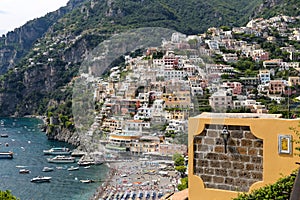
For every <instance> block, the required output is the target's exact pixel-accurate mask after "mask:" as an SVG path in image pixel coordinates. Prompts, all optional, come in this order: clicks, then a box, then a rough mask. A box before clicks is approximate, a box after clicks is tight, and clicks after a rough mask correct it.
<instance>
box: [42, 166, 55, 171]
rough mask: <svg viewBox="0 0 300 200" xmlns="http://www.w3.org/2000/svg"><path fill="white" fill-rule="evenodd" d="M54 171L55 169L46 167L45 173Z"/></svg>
mask: <svg viewBox="0 0 300 200" xmlns="http://www.w3.org/2000/svg"><path fill="white" fill-rule="evenodd" d="M53 170H54V168H53V167H44V168H43V172H52V171H53Z"/></svg>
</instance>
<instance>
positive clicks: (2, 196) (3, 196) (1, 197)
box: [0, 190, 19, 200]
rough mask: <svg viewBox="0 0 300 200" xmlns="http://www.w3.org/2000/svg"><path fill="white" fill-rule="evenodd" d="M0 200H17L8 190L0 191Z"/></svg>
mask: <svg viewBox="0 0 300 200" xmlns="http://www.w3.org/2000/svg"><path fill="white" fill-rule="evenodd" d="M0 200H19V198H17V197H15V196H13V195H12V194H11V192H10V191H9V190H6V191H0Z"/></svg>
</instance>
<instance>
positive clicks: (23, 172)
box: [19, 169, 30, 174]
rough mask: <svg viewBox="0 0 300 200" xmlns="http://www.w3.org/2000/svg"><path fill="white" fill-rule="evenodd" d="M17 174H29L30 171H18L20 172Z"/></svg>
mask: <svg viewBox="0 0 300 200" xmlns="http://www.w3.org/2000/svg"><path fill="white" fill-rule="evenodd" d="M19 173H20V174H29V173H30V170H28V169H20V170H19Z"/></svg>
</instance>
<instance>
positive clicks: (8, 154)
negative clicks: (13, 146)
mask: <svg viewBox="0 0 300 200" xmlns="http://www.w3.org/2000/svg"><path fill="white" fill-rule="evenodd" d="M13 157H14V153H13V152H12V151H8V152H0V158H8V159H12V158H13Z"/></svg>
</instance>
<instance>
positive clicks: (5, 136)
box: [0, 133, 8, 138]
mask: <svg viewBox="0 0 300 200" xmlns="http://www.w3.org/2000/svg"><path fill="white" fill-rule="evenodd" d="M0 137H3V138H7V137H8V135H7V134H6V133H2V134H1V135H0Z"/></svg>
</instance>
